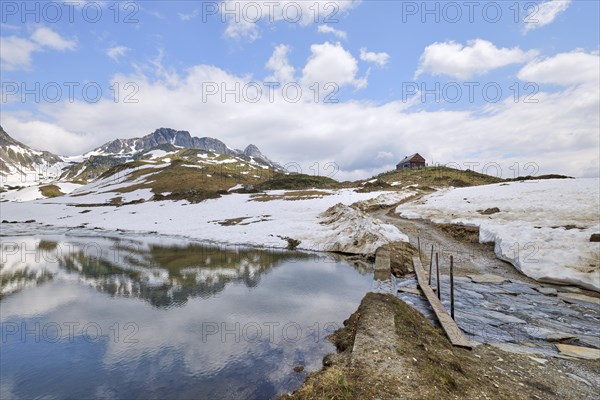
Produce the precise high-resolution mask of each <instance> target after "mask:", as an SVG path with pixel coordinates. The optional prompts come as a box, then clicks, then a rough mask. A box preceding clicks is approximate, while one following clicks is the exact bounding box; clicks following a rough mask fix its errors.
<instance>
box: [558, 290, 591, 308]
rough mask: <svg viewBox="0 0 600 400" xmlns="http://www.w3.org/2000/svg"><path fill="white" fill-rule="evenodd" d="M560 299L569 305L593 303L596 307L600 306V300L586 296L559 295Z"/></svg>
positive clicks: (573, 294)
mask: <svg viewBox="0 0 600 400" xmlns="http://www.w3.org/2000/svg"><path fill="white" fill-rule="evenodd" d="M558 297H559V298H560V299H562V300H564V301H566V302H567V303H573V302H574V301H583V302H586V303H592V304H596V305H600V298H598V297H591V296H586V295H585V294H579V293H559V294H558Z"/></svg>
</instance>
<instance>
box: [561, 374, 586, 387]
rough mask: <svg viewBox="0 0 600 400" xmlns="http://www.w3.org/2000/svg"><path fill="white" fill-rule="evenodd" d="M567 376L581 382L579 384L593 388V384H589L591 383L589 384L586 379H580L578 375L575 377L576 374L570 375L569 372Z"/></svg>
mask: <svg viewBox="0 0 600 400" xmlns="http://www.w3.org/2000/svg"><path fill="white" fill-rule="evenodd" d="M565 375H566V376H568V377H569V378H571V379H574V380H576V381H579V382H582V383H585V384H586V385H588V386H592V384H591V383H589V382H588V381H586V380H585V379H583V378H581V377H579V376H577V375H575V374H570V373H568V372H565Z"/></svg>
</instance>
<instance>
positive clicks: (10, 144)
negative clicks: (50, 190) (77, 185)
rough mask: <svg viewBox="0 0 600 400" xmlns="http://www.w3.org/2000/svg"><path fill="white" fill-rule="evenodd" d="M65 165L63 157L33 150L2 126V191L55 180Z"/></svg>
mask: <svg viewBox="0 0 600 400" xmlns="http://www.w3.org/2000/svg"><path fill="white" fill-rule="evenodd" d="M64 165H65V164H64V162H63V160H62V158H61V157H59V156H57V155H55V154H52V153H49V152H47V151H38V150H33V149H32V148H30V147H29V146H26V145H25V144H23V143H21V142H19V141H17V140H15V139H13V138H12V137H10V136H9V135H8V133H6V131H5V130H4V129H3V128H2V127H1V126H0V188H1V189H2V190H0V191H3V190H8V189H10V188H13V187H23V186H32V185H37V184H39V183H43V182H49V181H52V180H55V179H56V178H57V177H59V176H60V175H61V173H62V168H63V167H64Z"/></svg>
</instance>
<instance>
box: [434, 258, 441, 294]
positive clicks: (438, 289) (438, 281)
mask: <svg viewBox="0 0 600 400" xmlns="http://www.w3.org/2000/svg"><path fill="white" fill-rule="evenodd" d="M435 273H436V281H437V296H438V299H439V300H440V301H441V300H442V291H441V290H440V263H439V260H438V253H435Z"/></svg>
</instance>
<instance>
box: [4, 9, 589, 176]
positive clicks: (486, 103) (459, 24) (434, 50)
mask: <svg viewBox="0 0 600 400" xmlns="http://www.w3.org/2000/svg"><path fill="white" fill-rule="evenodd" d="M75 3H77V5H76V6H73V7H72V8H69V7H66V6H64V4H63V3H62V2H57V3H55V2H39V3H35V2H27V3H23V2H3V3H2V9H1V11H2V16H1V22H2V25H1V27H2V31H1V37H2V46H1V48H0V49H1V50H0V55H1V56H2V57H1V58H2V111H3V112H2V117H1V123H2V125H3V127H4V128H5V129H6V130H7V131H8V132H9V134H12V135H13V136H15V137H16V138H17V139H20V140H22V141H24V142H25V143H27V144H29V145H30V146H32V147H34V148H40V149H44V150H46V149H47V150H51V151H54V152H57V153H59V154H77V153H83V152H85V151H87V150H90V149H91V148H93V147H97V146H99V145H101V144H102V143H104V142H106V141H107V140H110V139H112V138H115V137H134V136H141V135H144V134H147V133H149V132H151V131H153V130H154V129H156V128H158V127H160V126H167V127H173V128H176V129H185V130H189V131H190V132H191V133H192V134H193V135H196V136H213V137H217V138H219V139H221V140H223V141H225V142H226V143H228V144H229V145H230V146H231V147H244V146H245V145H246V144H248V143H254V144H256V145H258V146H259V147H260V148H261V149H263V150H264V152H265V153H266V154H268V155H269V156H271V157H272V158H274V159H277V160H279V161H281V162H283V163H286V162H297V163H299V164H301V165H303V166H305V168H307V167H308V166H309V165H311V164H312V163H314V162H319V163H322V164H325V163H326V162H335V163H337V164H338V165H339V168H340V173H339V176H337V177H338V178H358V177H364V176H369V175H370V174H372V173H376V172H380V171H382V170H386V169H390V168H392V167H393V165H394V163H395V162H396V161H397V159H399V158H402V156H404V155H405V154H406V153H412V152H415V151H419V152H421V153H425V154H424V155H425V156H426V158H427V159H428V160H430V161H431V162H440V163H448V162H454V163H457V164H459V165H463V164H464V163H466V162H470V161H473V162H480V163H481V165H482V166H483V165H486V164H490V163H498V164H500V165H502V166H505V168H504V170H505V171H506V172H505V173H503V175H508V174H509V172H508V169H507V166H512V165H514V163H519V164H522V165H524V164H526V163H535V164H536V165H538V167H539V168H538V169H539V171H540V172H558V173H567V174H572V175H577V176H597V175H598V166H599V157H598V153H599V150H600V149H599V147H598V146H599V143H598V133H599V122H598V121H599V115H598V113H599V111H598V92H599V91H600V88H599V87H598V74H599V72H598V65H599V64H598V50H599V35H600V28H599V25H598V24H599V15H600V9H599V4H600V2H597V1H556V0H555V1H538V2H516V1H501V2H462V1H458V2H435V1H430V2H421V1H418V2H411V1H337V2H336V1H320V2H318V1H312V0H309V1H288V0H286V1H282V2H277V1H274V2H266V3H265V2H252V1H245V2H244V1H241V2H235V1H228V2H226V3H222V2H199V1H168V2H167V1H143V2H120V3H116V2H112V1H102V2H94V1H85V2H84V1H82V0H80V1H78V2H77V1H75ZM24 4H26V7H28V10H33V11H32V12H29V13H26V10H25V9H24V7H25V5H24ZM36 4H37V6H36ZM269 4H270V6H269ZM36 7H37V8H36ZM236 7H237V8H236ZM57 10H60V12H61V13H62V16H61V17H56V15H57V14H56V11H57ZM98 10H101V13H102V15H101V16H98V14H97V12H98ZM116 10H119V12H118V14H116ZM226 10H232V12H231V13H230V14H229V15H228V16H224V14H225V11H226ZM257 10H260V14H261V16H262V17H263V18H262V19H258V18H255V16H256V11H257ZM316 10H318V15H316V14H317V11H316ZM270 11H271V12H270ZM457 12H460V13H461V15H458V14H457ZM498 12H500V14H498ZM69 13H72V14H71V15H69ZM332 13H334V14H332ZM236 18H237V19H238V21H237V22H236V21H235V19H236ZM95 19H97V21H94V20H95ZM296 19H297V20H298V21H296ZM315 19H317V21H316V22H315ZM256 21H257V22H256ZM265 81H276V82H279V83H280V84H281V85H282V86H283V85H285V84H289V85H291V86H292V89H295V88H298V87H299V88H301V89H302V90H303V91H302V96H301V97H300V99H299V101H298V102H296V103H290V101H289V98H286V97H283V94H282V92H281V90H280V88H278V89H276V90H275V91H274V93H275V94H274V96H275V98H274V101H272V102H271V101H268V99H267V97H268V96H267V95H266V94H265V93H264V92H263V95H262V96H261V97H260V99H259V101H257V102H256V103H253V102H247V101H244V98H243V93H242V99H241V101H240V102H236V100H235V96H234V95H233V94H231V95H228V96H227V97H225V98H224V99H222V98H221V93H220V92H221V89H222V88H223V87H222V86H221V85H222V84H223V83H225V85H229V86H227V87H229V88H231V89H233V90H234V91H235V83H236V82H238V83H239V84H240V89H239V90H237V92H238V93H240V92H241V91H242V88H244V87H245V85H248V83H252V85H254V84H255V83H256V84H258V85H262V84H263V82H265ZM36 83H37V84H38V85H39V88H40V89H39V90H37V92H38V93H36V94H39V96H40V101H39V102H38V101H35V95H34V94H28V95H26V96H25V101H22V97H21V95H22V93H21V92H22V89H23V88H28V89H29V90H33V91H34V92H36V89H35V88H36ZM328 83H331V84H333V85H330V86H326V85H327V84H328ZM115 84H116V85H117V86H118V87H119V88H120V91H119V95H118V96H116V98H115V91H114V88H115ZM213 84H214V85H216V86H210V87H211V88H213V89H214V88H218V89H217V93H215V94H213V95H210V96H207V97H206V93H204V95H203V92H206V90H207V88H208V86H207V85H213ZM315 84H316V85H317V86H314V85H315ZM68 85H72V87H74V89H73V94H74V97H75V99H74V101H69V100H70V99H69V95H68ZM73 85H74V86H73ZM84 85H87V86H86V87H87V88H88V92H87V97H86V96H84V93H83V92H82V89H81V88H82V87H83V86H84ZM125 85H128V86H125ZM56 87H60V88H61V90H62V93H61V94H60V95H57V92H56V91H55V88H56ZM111 87H112V88H113V89H111ZM316 87H318V88H319V95H320V97H319V98H316V99H315V88H316ZM484 87H485V88H486V89H485V90H484V89H483V88H484ZM43 88H46V92H44V89H43ZM96 88H100V89H101V91H102V98H101V99H100V98H98V97H97V96H96ZM311 88H312V89H311ZM333 88H336V90H335V94H332V95H331V96H329V100H332V99H335V100H336V101H337V103H336V104H329V103H327V102H325V100H326V96H325V95H326V94H327V93H330V94H331V92H332V89H333ZM436 88H438V90H437V96H436V94H435V93H434V92H435V91H436ZM250 89H252V87H250ZM263 89H265V88H264V87H263ZM417 89H426V90H429V91H433V92H428V94H426V95H424V94H423V93H417V92H416V91H417ZM470 90H471V92H470ZM498 90H500V91H501V93H502V94H501V95H500V92H498ZM250 93H252V92H250ZM246 94H247V92H246ZM469 94H471V96H472V98H471V99H470V98H469ZM527 94H529V95H530V96H529V97H525V95H527ZM127 95H129V97H127ZM515 96H517V97H515ZM115 100H116V101H115ZM126 100H127V101H126ZM130 100H134V101H137V103H130V102H128V101H130ZM223 100H224V101H223ZM315 100H316V101H315ZM531 101H533V103H531ZM510 173H512V172H510ZM505 177H506V176H505Z"/></svg>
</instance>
